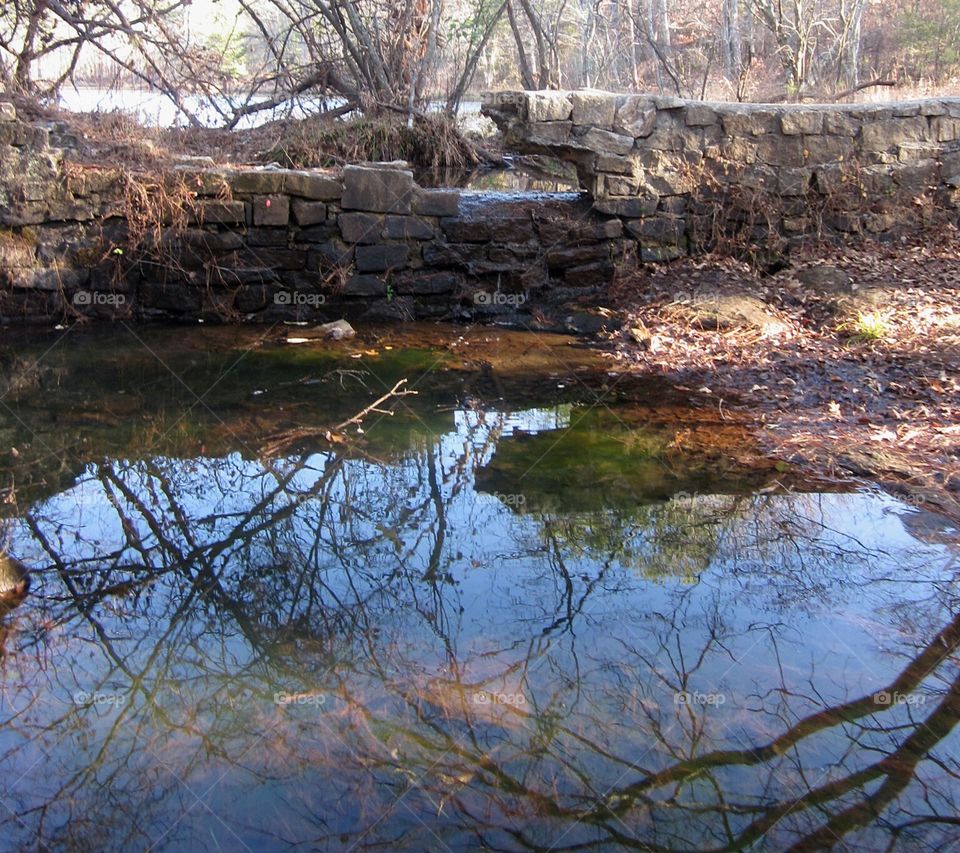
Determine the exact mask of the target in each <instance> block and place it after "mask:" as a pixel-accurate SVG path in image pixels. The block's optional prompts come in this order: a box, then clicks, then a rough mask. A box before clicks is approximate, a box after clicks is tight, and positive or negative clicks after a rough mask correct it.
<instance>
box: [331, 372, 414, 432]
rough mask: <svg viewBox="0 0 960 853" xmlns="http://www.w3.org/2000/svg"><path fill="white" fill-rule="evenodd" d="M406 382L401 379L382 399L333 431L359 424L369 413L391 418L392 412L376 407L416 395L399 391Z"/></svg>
mask: <svg viewBox="0 0 960 853" xmlns="http://www.w3.org/2000/svg"><path fill="white" fill-rule="evenodd" d="M406 382H407V380H406V379H401V380H400V381H399V382H398V383H397V384H396V385H394V386H393V388H391V389H390V390H389V391H387V393H386V394H384V395H383V396H382V397H379V398H378V399H376V400H374V401H373V402H372V403H371V404H370V405H369V406H367V407H366V408H365V409H364V410H363V411H361V412H359V413H358V414H356V415H354V416H353V417H352V418H349V419H348V420H345V421H344V422H343V423H341V424H337V425H336V426H335V427H334V429H336V430H341V429H344V428H345V427H348V426H350V425H351V424H358V423H360V422H361V421H362V420H363V419H364V417H366V416H367V415H369V414H370V413H371V412H379V413H380V414H383V415H390V416H391V417H392V416H393V412H392V411H389V410H385V409H378V408H377V406H379V405H380V404H381V403H383V402H385V401H386V400H390V399H393V398H394V397H408V396H410V395H411V394H416V393H417V392H416V391H401V390H400V386H401V385H405V384H406Z"/></svg>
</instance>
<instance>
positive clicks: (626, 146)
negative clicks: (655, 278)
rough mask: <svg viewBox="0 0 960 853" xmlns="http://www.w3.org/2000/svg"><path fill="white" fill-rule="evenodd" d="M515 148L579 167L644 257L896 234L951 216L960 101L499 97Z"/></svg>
mask: <svg viewBox="0 0 960 853" xmlns="http://www.w3.org/2000/svg"><path fill="white" fill-rule="evenodd" d="M483 112H484V113H485V114H486V115H488V116H490V117H491V118H492V119H493V120H494V121H495V122H496V123H497V124H498V125H499V127H500V129H501V130H502V131H503V133H504V135H505V141H506V145H507V147H508V148H512V149H514V150H517V151H521V152H527V153H539V154H551V155H555V156H558V157H560V158H562V159H564V160H568V161H572V162H573V163H575V164H576V167H577V171H578V174H579V177H580V183H581V186H582V188H583V189H584V190H586V191H587V192H588V193H590V195H591V196H592V197H593V199H594V209H595V210H597V211H600V212H603V213H607V214H615V215H617V216H618V217H620V218H622V219H623V221H624V225H625V228H626V231H627V233H628V234H630V235H632V236H634V237H636V238H637V240H638V243H639V246H640V253H641V259H642V260H651V261H654V260H664V259H669V258H673V257H677V256H679V255H682V254H685V253H687V252H690V251H701V250H704V249H709V248H712V247H714V246H716V245H717V243H719V242H721V241H723V240H727V241H737V240H739V241H741V242H748V241H757V242H762V241H768V242H771V243H777V242H779V243H781V244H782V243H783V242H784V241H789V240H790V239H792V238H795V237H797V236H799V235H807V234H818V235H826V236H831V235H845V234H852V233H868V234H873V235H877V236H881V237H882V236H890V235H893V234H896V233H899V232H900V231H902V229H904V228H914V227H918V226H922V225H924V224H926V223H929V222H930V221H931V220H932V219H933V217H934V216H936V215H937V214H938V213H939V214H944V215H946V216H947V217H949V218H952V219H955V218H956V216H955V213H954V211H955V210H956V209H957V206H958V201H960V197H958V192H960V191H958V189H957V188H958V187H960V100H957V99H946V98H940V99H933V100H923V101H911V102H905V103H893V104H883V105H877V106H874V105H864V104H850V105H836V104H833V105H810V106H808V105H782V104H778V105H771V104H736V103H706V102H701V101H684V100H680V99H677V98H663V97H654V96H652V95H616V94H611V93H608V92H597V91H580V92H499V93H494V94H490V95H487V96H485V100H484V104H483Z"/></svg>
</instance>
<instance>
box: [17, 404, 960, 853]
mask: <svg viewBox="0 0 960 853" xmlns="http://www.w3.org/2000/svg"><path fill="white" fill-rule="evenodd" d="M458 423H459V429H457V430H456V431H454V432H451V433H449V434H447V435H445V436H443V437H442V438H441V439H439V440H438V441H437V442H424V443H422V444H421V445H419V446H415V447H413V448H411V449H410V450H409V451H408V452H406V453H405V454H403V455H401V456H400V457H399V458H397V459H393V460H390V461H377V460H374V459H371V458H363V457H358V456H352V457H351V456H350V455H337V454H334V453H314V454H307V455H303V456H300V457H292V458H286V459H282V460H274V461H272V462H261V461H254V460H248V459H244V458H242V457H241V456H239V455H232V456H227V457H224V458H215V459H211V458H197V459H191V460H182V459H172V458H154V459H146V460H134V461H127V460H110V461H105V462H103V463H101V464H97V465H91V466H89V467H88V468H87V470H86V471H85V473H84V475H83V476H82V477H81V478H80V479H79V481H78V482H77V483H76V484H75V485H74V487H73V488H71V489H69V490H67V491H64V492H62V493H61V494H59V495H57V496H55V497H53V498H50V499H48V500H45V501H42V502H39V503H37V504H35V505H34V506H33V507H31V508H30V510H29V512H27V513H26V514H25V515H24V516H23V517H22V518H20V519H18V520H16V521H15V522H11V523H10V525H9V529H8V531H7V545H8V547H9V549H10V550H11V551H12V552H13V553H16V554H17V555H18V556H20V557H21V558H22V559H23V560H24V561H25V562H26V563H27V564H28V565H30V566H31V567H33V568H34V569H36V570H38V571H37V572H36V577H37V578H38V579H39V583H38V584H37V586H38V587H39V589H38V591H37V597H36V598H34V599H33V600H32V601H31V603H30V605H29V606H27V607H22V608H20V610H18V611H17V612H15V613H13V614H11V615H9V616H8V617H7V622H6V630H8V631H9V636H8V637H7V642H6V654H5V656H4V658H3V696H2V700H3V704H2V718H3V722H4V726H3V728H2V730H0V749H2V752H0V766H2V768H3V772H2V775H0V780H2V781H0V803H2V806H3V809H2V814H0V821H2V824H3V830H2V836H0V837H2V838H3V841H2V842H0V846H2V847H4V848H6V849H28V848H30V847H43V848H55V849H79V850H128V849H139V848H156V849H191V850H201V849H209V850H219V849H245V848H249V849H254V850H259V849H271V850H272V849H278V850H279V849H284V850H286V849H304V850H309V849H321V850H326V849H330V850H339V849H344V850H347V849H391V850H392V849H403V848H409V849H418V850H419V849H429V850H443V849H479V848H489V849H501V850H522V849H546V848H548V849H552V850H579V849H605V848H609V849H620V848H636V849H640V850H655V851H656V850H670V851H675V850H689V851H693V850H744V849H751V850H758V849H763V850H784V849H793V850H817V849H823V848H829V847H834V846H838V847H842V848H843V849H861V850H882V849H904V850H916V849H933V848H940V849H949V848H948V845H949V844H950V843H951V842H953V843H956V842H957V839H958V838H960V819H958V817H957V815H958V814H960V808H958V803H957V798H958V791H960V787H958V785H960V783H958V778H957V774H958V771H960V766H958V747H957V742H956V738H955V737H954V736H952V729H953V727H954V725H955V723H956V721H957V718H958V713H960V680H958V679H960V674H958V669H957V662H958V657H957V649H958V645H960V616H958V615H956V614H957V612H958V607H957V598H956V588H955V584H954V578H955V574H956V561H955V557H954V555H953V553H952V552H951V551H950V549H949V547H948V546H947V545H944V544H942V543H937V542H931V543H926V544H925V543H923V542H921V541H919V540H917V539H915V538H914V537H913V536H911V535H909V533H908V532H907V530H906V528H905V527H904V525H903V524H901V519H900V518H899V517H898V514H899V513H901V512H907V510H905V509H903V508H901V507H898V505H896V504H894V503H893V502H891V501H889V500H886V499H880V498H877V497H875V496H868V495H818V494H779V495H778V494H764V495H758V494H753V495H722V494H716V493H708V494H705V495H700V496H694V497H690V496H687V497H680V498H678V499H675V500H671V501H666V502H665V501H662V500H656V501H652V500H649V499H644V496H643V495H635V496H634V497H635V500H633V501H632V503H631V504H630V505H626V506H624V505H618V506H617V507H615V508H604V507H596V508H591V509H585V508H583V507H582V506H580V505H578V506H577V507H574V508H571V507H570V506H566V507H565V506H564V504H563V501H559V502H557V501H554V502H553V503H551V502H550V501H549V500H546V498H547V497H548V496H547V495H544V494H540V495H536V494H533V493H532V492H531V491H529V490H528V492H527V493H525V492H524V487H525V485H524V483H523V482H522V481H520V480H519V478H518V481H516V482H514V484H513V488H514V492H513V493H512V494H514V496H516V495H523V499H520V498H517V499H516V500H514V501H510V500H508V499H506V498H505V495H503V494H501V495H500V496H499V497H497V496H494V495H493V494H490V493H488V492H484V491H481V490H479V489H478V486H477V483H478V479H480V480H483V478H484V477H486V476H487V474H486V473H485V472H487V471H489V470H490V467H489V466H490V465H491V461H492V459H493V457H494V453H495V452H497V448H498V442H500V443H501V444H502V443H503V442H506V441H509V440H512V439H510V438H509V433H510V430H509V429H505V426H506V427H508V426H509V424H508V423H507V422H506V421H505V420H503V419H501V421H500V422H499V423H498V422H497V419H496V418H493V417H489V418H486V419H483V418H481V419H476V418H460V419H459V421H458ZM497 482H498V483H499V484H500V485H506V484H508V482H507V480H505V479H504V477H503V476H500V477H499V478H498V479H497Z"/></svg>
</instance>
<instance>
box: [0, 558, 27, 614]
mask: <svg viewBox="0 0 960 853" xmlns="http://www.w3.org/2000/svg"><path fill="white" fill-rule="evenodd" d="M29 590H30V572H29V571H27V568H26V566H24V565H23V563H21V562H20V561H19V560H17V559H15V558H14V557H10V556H8V555H6V554H4V553H2V552H0V615H2V614H3V613H5V612H7V611H8V610H13V608H14V607H17V606H18V605H19V604H21V603H22V602H23V600H24V599H25V598H26V597H27V593H28V592H29Z"/></svg>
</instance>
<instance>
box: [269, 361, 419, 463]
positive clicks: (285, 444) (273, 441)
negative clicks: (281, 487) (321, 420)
mask: <svg viewBox="0 0 960 853" xmlns="http://www.w3.org/2000/svg"><path fill="white" fill-rule="evenodd" d="M406 381H407V380H406V379H401V380H400V381H399V382H398V383H397V384H396V385H394V386H393V388H391V389H390V390H389V391H387V393H386V394H384V395H383V396H381V397H379V398H377V399H376V400H374V401H373V402H372V403H371V404H370V405H369V406H367V407H366V408H364V409H363V410H361V411H360V412H358V413H357V414H355V415H354V416H353V417H352V418H348V419H347V420H345V421H343V423H339V424H337V425H336V426H335V427H332V428H327V427H321V428H317V427H298V428H295V429H288V430H284V431H283V432H278V433H274V434H273V435H270V436H267V438H266V440H265V441H264V444H263V446H262V448H261V451H262V452H263V453H264V454H265V455H267V456H273V455H275V454H277V453H280V452H281V451H283V450H285V449H287V448H289V447H291V446H292V445H294V444H296V443H298V442H301V441H305V440H307V439H314V438H323V439H325V440H326V441H328V442H331V443H333V442H335V441H336V442H340V443H342V442H343V441H344V439H343V437H341V436H335V433H338V432H340V431H341V430H343V429H344V428H346V427H348V426H351V425H352V424H359V423H360V422H361V421H362V420H363V419H364V418H365V417H366V416H367V415H369V414H370V413H371V412H377V413H378V414H381V415H393V412H392V411H390V410H389V409H381V408H380V405H381V404H382V403H385V402H386V401H387V400H392V399H393V398H394V397H408V396H410V395H411V394H417V393H418V392H416V391H408V390H401V388H402V387H403V385H405V384H406Z"/></svg>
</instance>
